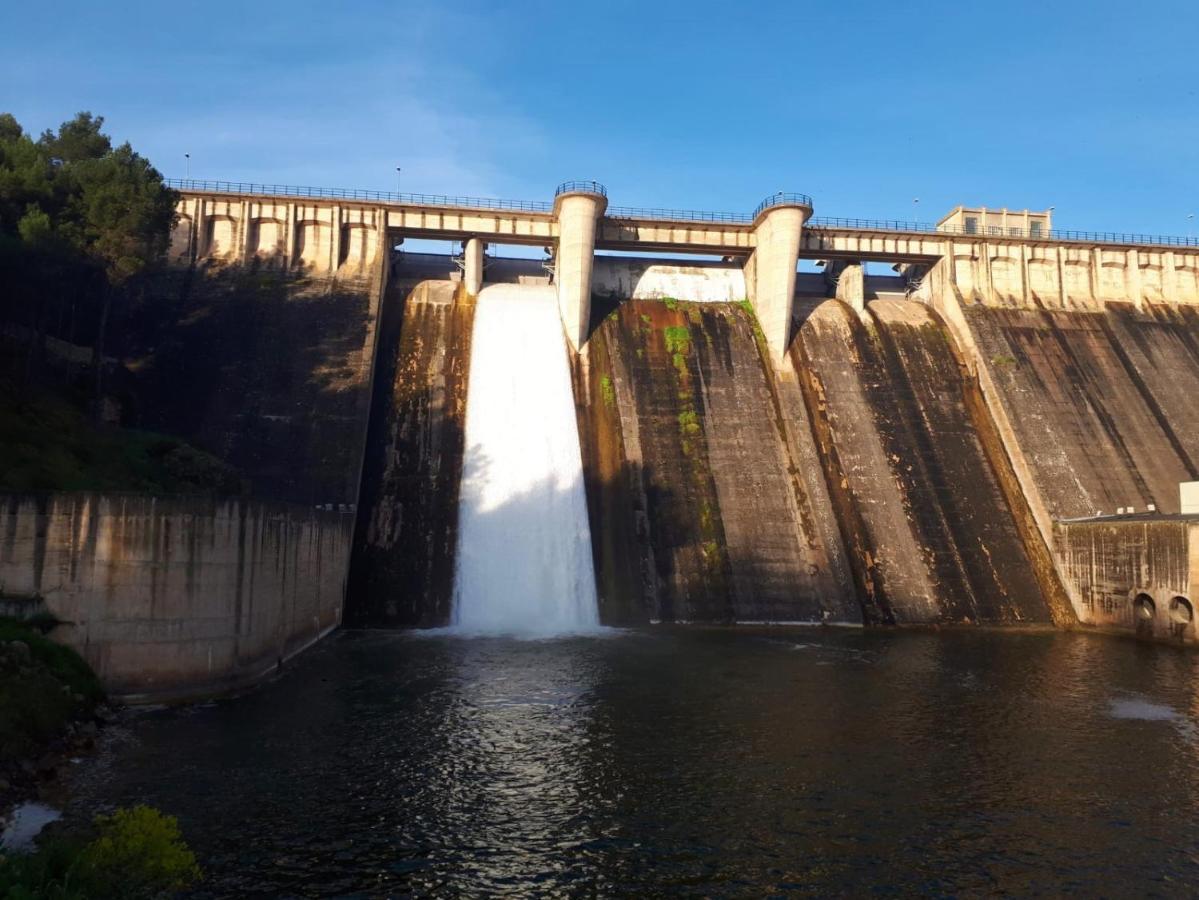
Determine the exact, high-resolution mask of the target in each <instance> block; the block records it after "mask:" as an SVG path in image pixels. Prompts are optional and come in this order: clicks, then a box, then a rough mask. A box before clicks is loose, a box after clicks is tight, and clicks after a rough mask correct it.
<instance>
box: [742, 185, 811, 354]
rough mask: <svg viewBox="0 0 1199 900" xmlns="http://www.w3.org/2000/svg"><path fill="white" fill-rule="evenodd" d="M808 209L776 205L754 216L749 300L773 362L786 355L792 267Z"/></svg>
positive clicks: (793, 269)
mask: <svg viewBox="0 0 1199 900" xmlns="http://www.w3.org/2000/svg"><path fill="white" fill-rule="evenodd" d="M811 216H812V208H811V207H810V206H802V205H800V204H799V203H785V204H782V203H780V204H779V205H777V206H770V207H768V208H766V209H764V210H763V211H762V212H761V213H759V214H758V218H757V219H756V220H755V222H754V244H755V246H754V254H753V257H754V258H753V276H754V277H753V279H752V282H753V283H752V287H751V289H752V291H753V294H752V296H751V297H750V301H751V302H752V303H753V305H754V312H755V313H757V316H758V324H759V325H761V326H762V333H763V334H764V335H765V336H766V344H767V346H769V347H770V352H771V355H772V356H773V357H774V358H775V359H776V360H781V359H783V358H784V357H785V356H786V354H787V343H788V341H789V340H790V339H791V309H792V306H793V304H794V301H795V267H796V264H797V263H798V262H799V244H800V240H801V239H802V237H803V226H804V223H805V222H807V221H808V219H809V218H811Z"/></svg>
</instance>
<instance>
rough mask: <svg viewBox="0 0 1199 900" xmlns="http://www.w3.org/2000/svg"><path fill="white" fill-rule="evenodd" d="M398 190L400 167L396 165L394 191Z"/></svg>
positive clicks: (397, 191)
mask: <svg viewBox="0 0 1199 900" xmlns="http://www.w3.org/2000/svg"><path fill="white" fill-rule="evenodd" d="M399 192H400V167H399V166H396V193H397V194H398V193H399Z"/></svg>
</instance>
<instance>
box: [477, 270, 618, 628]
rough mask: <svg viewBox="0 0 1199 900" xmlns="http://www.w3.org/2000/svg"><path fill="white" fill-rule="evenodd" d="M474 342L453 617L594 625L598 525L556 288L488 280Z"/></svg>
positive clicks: (486, 623)
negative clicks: (591, 521)
mask: <svg viewBox="0 0 1199 900" xmlns="http://www.w3.org/2000/svg"><path fill="white" fill-rule="evenodd" d="M471 340H472V343H471V357H470V382H469V388H468V391H467V403H466V460H465V464H464V467H463V472H462V491H461V497H460V500H459V514H458V560H457V571H456V574H455V579H454V625H455V626H456V628H457V629H458V630H460V631H463V632H468V633H498V634H518V635H520V634H527V635H552V634H569V633H575V632H580V631H589V630H594V629H596V628H598V626H599V617H598V612H597V609H596V593H595V573H594V570H593V566H592V557H591V529H590V527H589V526H588V523H587V498H586V495H585V493H584V490H583V466H582V459H581V456H580V453H579V430H578V424H577V421H576V419H575V407H574V395H573V393H572V391H571V382H570V367H569V364H568V362H567V351H566V338H565V336H564V335H563V333H562V323H561V320H560V319H559V316H558V303H557V299H556V296H555V292H554V288H552V287H546V286H541V285H493V286H490V287H487V288H484V289H483V291H482V292H481V293H480V294H479V300H478V306H477V307H476V309H475V324H474V331H473V337H472V339H471Z"/></svg>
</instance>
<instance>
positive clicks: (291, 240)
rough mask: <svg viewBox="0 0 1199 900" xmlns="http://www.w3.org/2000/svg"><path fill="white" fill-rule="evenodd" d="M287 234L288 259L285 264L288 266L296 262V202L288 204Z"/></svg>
mask: <svg viewBox="0 0 1199 900" xmlns="http://www.w3.org/2000/svg"><path fill="white" fill-rule="evenodd" d="M286 227H287V236H286V237H285V238H284V240H285V241H286V243H285V244H284V246H285V247H286V251H285V252H286V253H287V259H285V260H284V265H285V266H287V267H291V266H294V265H295V263H296V205H295V204H294V203H289V204H287V226H286Z"/></svg>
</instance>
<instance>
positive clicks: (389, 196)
mask: <svg viewBox="0 0 1199 900" xmlns="http://www.w3.org/2000/svg"><path fill="white" fill-rule="evenodd" d="M163 180H164V181H165V182H166V185H167V187H172V188H175V189H176V190H183V191H210V192H213V193H219V194H241V195H247V194H249V195H258V196H269V197H311V198H314V199H322V200H371V201H376V202H380V203H398V204H403V205H408V206H459V207H466V208H468V209H514V210H521V211H523V212H551V211H553V208H554V204H552V203H547V202H545V201H543V200H499V199H496V198H494V197H458V196H450V195H447V194H400V193H396V192H394V191H363V190H354V189H346V188H318V187H300V186H298V185H292V184H257V183H254V182H247V181H200V180H198V179H194V178H166V179H163Z"/></svg>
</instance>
